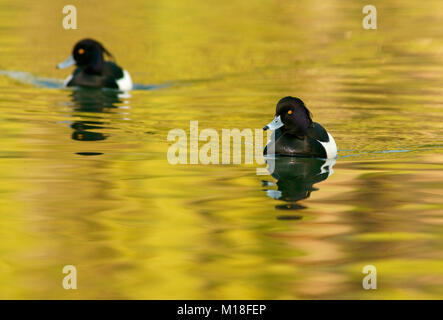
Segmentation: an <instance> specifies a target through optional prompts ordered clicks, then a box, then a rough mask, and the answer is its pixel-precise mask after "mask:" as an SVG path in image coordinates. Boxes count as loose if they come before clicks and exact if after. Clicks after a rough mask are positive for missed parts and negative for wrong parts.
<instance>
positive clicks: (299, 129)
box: [263, 97, 312, 136]
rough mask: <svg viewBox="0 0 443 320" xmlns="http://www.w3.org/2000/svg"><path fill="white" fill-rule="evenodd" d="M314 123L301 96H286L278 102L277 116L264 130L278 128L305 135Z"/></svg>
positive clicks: (297, 134)
mask: <svg viewBox="0 0 443 320" xmlns="http://www.w3.org/2000/svg"><path fill="white" fill-rule="evenodd" d="M311 124H312V115H311V112H309V110H308V108H306V106H305V104H304V103H303V101H302V100H300V99H299V98H294V97H285V98H283V99H281V100H280V101H279V102H278V103H277V107H276V110H275V118H274V120H272V121H271V122H270V123H269V124H268V125H267V126H265V127H264V128H263V130H268V129H269V130H277V129H279V128H281V130H282V131H284V132H287V133H290V134H294V135H296V136H304V135H305V134H306V130H307V129H308V128H309V126H310V125H311Z"/></svg>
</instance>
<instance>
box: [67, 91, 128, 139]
mask: <svg viewBox="0 0 443 320" xmlns="http://www.w3.org/2000/svg"><path fill="white" fill-rule="evenodd" d="M128 97H129V94H128V93H122V92H120V91H117V90H107V89H91V88H76V89H74V90H73V91H72V94H71V98H72V102H73V104H72V108H73V111H74V116H76V113H81V115H79V116H81V118H82V120H77V121H74V122H73V123H72V124H71V128H72V129H74V132H73V133H72V139H73V140H78V141H100V140H105V139H106V138H107V137H108V135H107V134H104V133H102V132H98V131H99V130H103V129H106V128H109V127H108V126H107V125H108V123H107V121H106V120H105V119H104V116H103V115H102V114H106V113H113V109H117V108H121V107H119V106H118V104H124V103H126V102H125V101H124V99H125V98H128ZM83 119H84V120H83Z"/></svg>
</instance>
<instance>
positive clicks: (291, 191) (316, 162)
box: [262, 157, 336, 219]
mask: <svg viewBox="0 0 443 320" xmlns="http://www.w3.org/2000/svg"><path fill="white" fill-rule="evenodd" d="M269 161H274V170H273V172H271V170H269V168H270V167H271V166H270V165H269ZM266 162H267V163H268V170H269V171H270V173H271V175H272V177H273V178H275V179H276V180H277V182H276V183H274V182H270V181H262V184H263V187H266V188H265V190H264V191H266V194H267V195H268V196H269V197H271V198H273V199H276V200H282V201H285V202H286V204H282V205H277V206H276V209H278V210H299V209H304V208H305V207H304V206H302V205H300V204H298V203H297V202H298V201H300V200H303V199H307V198H309V197H310V195H311V192H312V191H316V190H318V189H317V188H315V187H314V184H316V183H319V182H321V181H324V180H326V179H327V178H328V177H329V176H330V175H331V174H332V173H333V172H334V171H333V169H332V167H333V166H334V164H335V162H336V160H335V159H318V158H304V157H278V158H275V159H269V158H268V159H267V160H266ZM275 186H277V189H275ZM278 218H279V219H301V218H302V217H301V216H297V215H286V216H280V217H278Z"/></svg>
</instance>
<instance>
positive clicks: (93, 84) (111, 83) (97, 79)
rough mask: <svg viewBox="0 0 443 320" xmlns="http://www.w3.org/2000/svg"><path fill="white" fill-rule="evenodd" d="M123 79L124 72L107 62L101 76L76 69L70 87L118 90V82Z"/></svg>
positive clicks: (79, 68) (69, 83)
mask: <svg viewBox="0 0 443 320" xmlns="http://www.w3.org/2000/svg"><path fill="white" fill-rule="evenodd" d="M121 78H123V70H122V69H121V68H120V67H119V66H117V65H116V64H115V63H113V62H110V61H105V62H104V64H103V68H102V70H101V71H100V73H99V74H91V73H88V72H86V71H85V70H84V69H83V68H81V67H78V68H77V69H75V71H74V74H73V76H72V79H71V80H70V81H69V82H68V84H67V86H68V87H73V86H83V87H89V88H112V89H118V85H117V82H116V80H118V79H121Z"/></svg>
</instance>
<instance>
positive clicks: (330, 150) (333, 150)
mask: <svg viewBox="0 0 443 320" xmlns="http://www.w3.org/2000/svg"><path fill="white" fill-rule="evenodd" d="M328 137H329V141H328V142H321V141H319V140H317V141H318V142H320V143H321V145H322V146H323V148H325V150H326V158H327V159H335V158H337V145H336V144H335V140H334V138H333V137H332V136H331V135H330V134H329V132H328Z"/></svg>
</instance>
